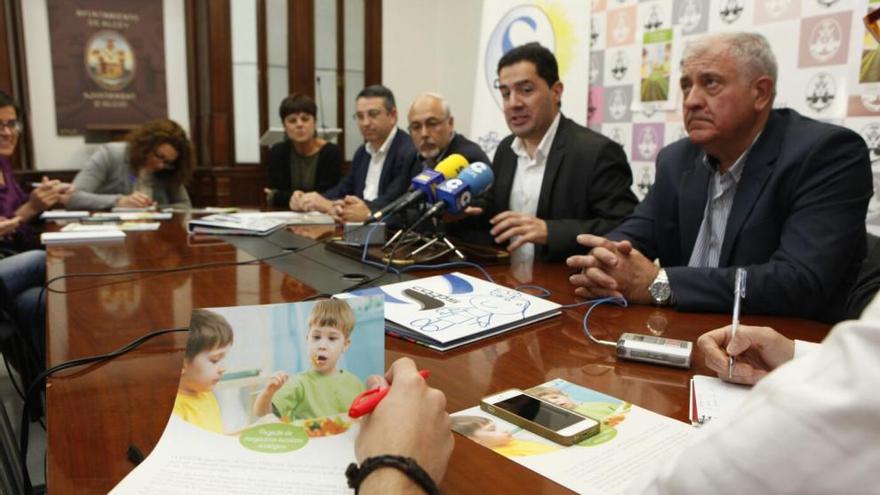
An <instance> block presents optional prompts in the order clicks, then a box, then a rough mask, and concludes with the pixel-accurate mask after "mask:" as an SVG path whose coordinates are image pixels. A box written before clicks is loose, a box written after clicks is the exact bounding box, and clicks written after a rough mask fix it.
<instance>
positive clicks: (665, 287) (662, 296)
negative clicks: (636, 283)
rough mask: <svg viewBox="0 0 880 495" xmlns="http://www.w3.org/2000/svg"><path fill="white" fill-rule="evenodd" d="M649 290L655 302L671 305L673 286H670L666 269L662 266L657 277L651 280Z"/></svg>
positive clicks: (658, 304) (661, 304) (659, 304)
mask: <svg viewBox="0 0 880 495" xmlns="http://www.w3.org/2000/svg"><path fill="white" fill-rule="evenodd" d="M648 292H649V293H650V294H651V299H653V300H654V304H656V305H657V306H669V305H671V304H672V302H673V298H672V287H670V286H669V278H668V277H667V276H666V270H664V269H663V268H661V269H660V271H659V272H657V277H655V278H654V281H653V282H651V285H649V286H648Z"/></svg>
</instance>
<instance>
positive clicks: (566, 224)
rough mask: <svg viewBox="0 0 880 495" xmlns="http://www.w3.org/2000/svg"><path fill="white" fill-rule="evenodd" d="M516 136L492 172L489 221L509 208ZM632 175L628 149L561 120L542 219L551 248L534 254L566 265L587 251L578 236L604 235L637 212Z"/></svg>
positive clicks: (502, 148) (543, 193)
mask: <svg viewBox="0 0 880 495" xmlns="http://www.w3.org/2000/svg"><path fill="white" fill-rule="evenodd" d="M513 139H514V136H512V135H511V136H507V137H506V138H504V139H503V140H502V141H501V143H500V144H499V145H498V149H497V150H496V151H495V158H494V160H493V161H492V169H493V171H494V172H495V183H494V185H493V186H492V189H490V190H489V192H488V195H487V197H486V202H487V203H488V204H487V215H486V216H485V221H484V224H483V225H484V227H483V228H484V229H485V231H486V232H488V229H489V228H490V226H489V224H488V219H489V218H492V216H494V215H496V214H498V213H501V212H502V211H505V210H508V209H510V190H511V188H512V187H513V178H514V175H515V174H516V166H517V163H516V162H517V157H516V153H514V152H513V149H511V143H512V142H513ZM630 186H632V171H631V170H630V167H629V163H628V162H627V160H626V154H624V152H623V148H621V147H620V145H619V144H617V143H615V142H614V141H612V140H610V139H608V138H607V137H605V136H603V135H601V134H599V133H597V132H593V131H591V130H589V129H587V128H586V127H583V126H580V125H578V124H576V123H575V122H574V121H572V120H571V119H568V118H566V117H565V116H562V117H561V118H560V121H559V127H558V128H557V130H556V136H555V138H554V139H553V144H552V146H551V148H550V154H549V156H548V157H547V165H546V168H545V170H544V180H543V182H542V184H541V196H540V198H539V199H538V211H537V217H538V218H540V219H542V220H544V221H546V222H547V245H545V246H536V247H535V252H536V253H537V254H539V255H540V256H541V257H542V258H543V259H545V260H562V259H565V257H567V256H570V255H572V254H576V253H583V252H584V251H585V250H584V248H583V247H581V246H580V245H579V244H578V243H577V241H576V240H575V239H576V237H577V235H578V234H584V233H591V234H597V235H605V234H606V233H607V232H609V231H610V230H611V229H613V228H614V227H616V226H617V225H618V224H619V223H620V222H621V221H622V220H623V219H624V218H625V217H626V216H627V215H629V214H630V212H632V210H633V207H634V206H635V205H636V203H637V202H638V200H637V199H636V196H635V195H634V194H633V192H632V190H631V189H630Z"/></svg>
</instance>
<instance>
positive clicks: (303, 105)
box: [265, 94, 342, 207]
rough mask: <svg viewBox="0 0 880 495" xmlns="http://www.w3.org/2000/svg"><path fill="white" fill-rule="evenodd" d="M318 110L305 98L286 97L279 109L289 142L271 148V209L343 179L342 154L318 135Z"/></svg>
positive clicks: (312, 101) (269, 170)
mask: <svg viewBox="0 0 880 495" xmlns="http://www.w3.org/2000/svg"><path fill="white" fill-rule="evenodd" d="M317 113H318V107H317V105H315V102H314V100H312V99H311V98H309V97H308V96H305V95H300V94H294V95H290V96H288V97H287V98H285V99H284V100H283V101H282V102H281V106H280V107H279V108H278V114H279V116H280V117H281V123H282V124H283V125H284V131H285V133H286V134H287V136H286V139H285V140H284V141H282V142H280V143H278V144H276V145H274V146H272V147H271V148H270V149H269V156H268V182H269V184H268V187H267V188H266V189H265V192H266V199H267V203H268V204H269V206H278V207H286V206H288V204H289V203H290V198H291V196H292V195H295V194H297V193H299V194H301V193H302V192H308V191H317V192H323V191H325V190H327V189H330V188H331V187H333V186H335V185H336V183H337V182H339V179H340V177H341V176H342V152H341V151H340V150H339V147H338V146H336V145H335V144H333V143H331V142H328V141H326V140H324V139H321V138H319V137H318V136H317V133H316V130H315V129H316V117H317Z"/></svg>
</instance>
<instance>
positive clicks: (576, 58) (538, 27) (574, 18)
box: [471, 0, 590, 157]
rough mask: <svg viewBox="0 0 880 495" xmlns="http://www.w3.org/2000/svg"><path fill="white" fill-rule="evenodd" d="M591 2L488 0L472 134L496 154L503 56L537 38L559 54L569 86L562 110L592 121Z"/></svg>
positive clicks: (503, 128)
mask: <svg viewBox="0 0 880 495" xmlns="http://www.w3.org/2000/svg"><path fill="white" fill-rule="evenodd" d="M589 26H590V9H589V4H585V2H583V1H575V0H556V1H544V2H540V1H532V2H523V1H521V0H520V1H517V0H485V1H484V2H483V15H482V27H481V29H480V45H479V53H480V54H482V55H481V56H480V57H479V58H478V59H477V68H476V69H477V70H476V71H475V72H476V74H475V78H476V80H475V84H474V107H473V118H472V121H471V139H473V140H474V141H476V142H477V143H479V145H480V146H481V147H482V148H483V150H484V151H485V152H486V153H487V154H488V155H489V156H490V157H491V156H493V155H494V154H495V148H496V147H497V146H498V143H499V142H500V141H501V139H503V138H504V136H506V135H508V134H510V131H509V130H508V128H507V124H506V123H505V121H504V113H503V110H502V104H501V95H500V93H499V92H498V90H497V89H495V80H496V79H497V77H498V76H497V73H496V69H497V67H498V60H499V59H500V58H501V57H502V55H504V54H505V53H506V52H507V51H509V50H510V49H511V48H514V47H516V46H519V45H523V44H526V43H530V42H532V41H537V42H539V43H541V44H542V45H544V46H546V47H547V48H549V49H550V50H551V51H552V52H553V53H554V54H556V61H557V63H558V64H559V78H560V79H561V80H562V83H563V85H564V91H563V93H562V112H563V114H565V115H566V116H567V117H569V118H571V119H573V120H574V121H575V122H578V123H580V124H582V125H586V122H587V90H588V82H587V73H588V70H589V69H588V68H589V65H590V59H589V57H590V50H589V47H590V44H589Z"/></svg>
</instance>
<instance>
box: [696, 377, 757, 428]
mask: <svg viewBox="0 0 880 495" xmlns="http://www.w3.org/2000/svg"><path fill="white" fill-rule="evenodd" d="M751 389H752V388H751V387H749V386H746V385H737V384H734V383H729V382H725V381H724V380H721V379H719V378H715V377H711V376H703V375H694V377H693V378H691V404H690V420H691V423H692V424H693V425H694V426H699V425H703V424H706V423H707V422H709V421H710V420H712V419H716V418H722V417H724V416H727V415H729V414H730V412H731V411H733V410H734V409H736V408H737V407H738V406H739V405H740V404H741V403H742V402H743V401H744V400H745V399H746V396H747V395H748V393H749V391H750V390H751Z"/></svg>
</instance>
